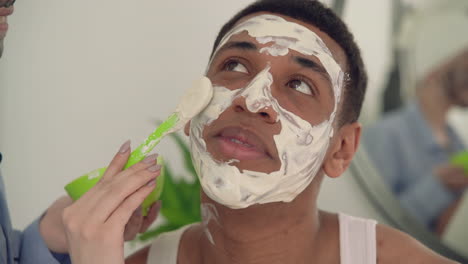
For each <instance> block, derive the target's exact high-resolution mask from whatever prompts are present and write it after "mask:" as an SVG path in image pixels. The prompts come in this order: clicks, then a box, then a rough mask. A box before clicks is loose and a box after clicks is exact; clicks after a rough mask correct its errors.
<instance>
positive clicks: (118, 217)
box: [106, 180, 155, 226]
mask: <svg viewBox="0 0 468 264" xmlns="http://www.w3.org/2000/svg"><path fill="white" fill-rule="evenodd" d="M154 188H155V181H154V180H152V181H148V182H147V184H145V185H144V186H143V187H141V188H140V189H138V190H137V191H136V192H134V193H133V194H132V195H130V196H128V197H127V198H126V199H125V200H124V201H123V202H122V203H121V204H120V205H119V206H118V208H117V209H116V210H115V211H114V212H113V213H112V215H111V216H110V217H109V219H108V220H107V221H106V222H107V223H108V224H110V225H112V226H124V225H125V224H126V223H127V222H128V220H129V219H130V217H131V216H132V213H133V211H135V209H136V208H138V207H139V206H140V205H141V204H142V203H143V201H144V200H145V198H146V197H147V196H148V195H149V194H150V193H151V191H153V190H154Z"/></svg>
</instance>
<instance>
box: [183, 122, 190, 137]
mask: <svg viewBox="0 0 468 264" xmlns="http://www.w3.org/2000/svg"><path fill="white" fill-rule="evenodd" d="M190 122H191V121H188V122H187V124H186V125H185V127H184V133H185V135H186V136H189V135H190Z"/></svg>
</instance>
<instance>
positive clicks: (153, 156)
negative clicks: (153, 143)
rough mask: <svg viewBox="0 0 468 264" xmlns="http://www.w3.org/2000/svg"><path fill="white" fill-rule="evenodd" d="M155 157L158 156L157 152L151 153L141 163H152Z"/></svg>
mask: <svg viewBox="0 0 468 264" xmlns="http://www.w3.org/2000/svg"><path fill="white" fill-rule="evenodd" d="M157 158H158V154H151V155H149V156H148V157H146V158H145V159H144V160H143V163H146V164H151V163H154V162H155V161H156V159H157Z"/></svg>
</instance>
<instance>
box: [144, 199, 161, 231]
mask: <svg viewBox="0 0 468 264" xmlns="http://www.w3.org/2000/svg"><path fill="white" fill-rule="evenodd" d="M160 209H161V201H157V202H156V203H154V204H153V205H152V206H151V208H150V209H149V211H148V214H147V215H146V217H145V218H143V223H142V224H141V227H140V233H143V232H145V231H146V230H148V228H149V227H150V226H151V224H153V222H154V220H156V218H157V217H158V215H159V210H160Z"/></svg>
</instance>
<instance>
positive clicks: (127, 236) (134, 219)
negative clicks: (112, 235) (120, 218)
mask: <svg viewBox="0 0 468 264" xmlns="http://www.w3.org/2000/svg"><path fill="white" fill-rule="evenodd" d="M142 222H143V215H142V213H141V206H139V207H138V208H137V209H136V210H135V211H134V212H133V214H132V216H131V217H130V220H128V223H127V224H126V225H125V231H124V240H125V241H130V240H133V239H135V237H136V235H137V234H138V232H139V231H140V228H141V225H142Z"/></svg>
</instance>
